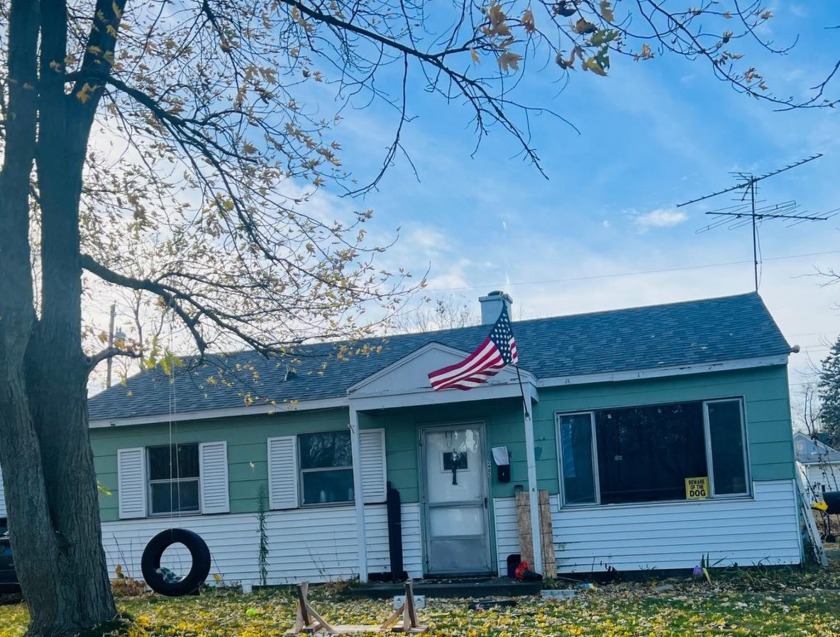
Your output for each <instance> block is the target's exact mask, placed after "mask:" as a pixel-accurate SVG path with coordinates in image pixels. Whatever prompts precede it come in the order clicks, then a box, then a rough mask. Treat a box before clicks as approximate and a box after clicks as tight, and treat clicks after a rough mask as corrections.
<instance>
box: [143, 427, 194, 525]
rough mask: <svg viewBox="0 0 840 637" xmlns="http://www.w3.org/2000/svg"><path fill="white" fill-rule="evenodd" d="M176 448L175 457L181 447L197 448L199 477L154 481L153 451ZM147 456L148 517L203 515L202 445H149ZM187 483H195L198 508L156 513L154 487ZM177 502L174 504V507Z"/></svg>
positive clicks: (184, 443)
mask: <svg viewBox="0 0 840 637" xmlns="http://www.w3.org/2000/svg"><path fill="white" fill-rule="evenodd" d="M172 447H175V456H176V457H177V455H178V449H179V448H180V447H195V450H196V459H197V462H198V475H197V476H195V477H189V478H179V477H175V478H159V479H156V480H153V479H152V477H151V476H152V459H151V455H150V451H151V450H152V449H171V448H172ZM145 452H146V453H145V456H146V498H147V502H148V505H147V511H146V516H147V517H150V518H157V517H168V516H173V515H201V444H200V443H198V442H179V443H172V444H166V445H149V446H147V447H146V448H145ZM182 482H183V483H187V482H195V483H196V486H197V489H198V490H197V494H198V498H197V506H196V508H195V509H189V510H181V509H180V508H177V509H176V508H175V507H174V506H173V510H172V511H154V510H153V508H154V502H155V500H154V496H153V493H152V485H158V484H175V485H180V484H181V483H182ZM174 504H175V502H173V505H174Z"/></svg>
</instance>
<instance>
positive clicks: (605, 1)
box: [601, 0, 615, 22]
mask: <svg viewBox="0 0 840 637" xmlns="http://www.w3.org/2000/svg"><path fill="white" fill-rule="evenodd" d="M610 4H611V3H610V0H601V16H602V17H603V18H604V20H606V21H607V22H615V14H614V13H613V10H612V7H611V6H610Z"/></svg>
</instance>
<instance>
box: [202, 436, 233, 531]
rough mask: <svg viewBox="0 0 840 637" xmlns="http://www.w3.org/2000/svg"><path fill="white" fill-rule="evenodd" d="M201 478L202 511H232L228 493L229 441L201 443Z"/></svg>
mask: <svg viewBox="0 0 840 637" xmlns="http://www.w3.org/2000/svg"><path fill="white" fill-rule="evenodd" d="M198 458H199V466H200V468H199V476H200V479H201V512H202V513H203V514H205V515H207V514H211V513H228V512H230V497H229V494H228V462H227V442H225V441H221V442H205V443H202V444H201V445H199V455H198Z"/></svg>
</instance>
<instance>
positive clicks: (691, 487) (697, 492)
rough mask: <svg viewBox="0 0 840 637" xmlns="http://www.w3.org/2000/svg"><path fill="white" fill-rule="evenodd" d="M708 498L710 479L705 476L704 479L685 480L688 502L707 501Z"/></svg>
mask: <svg viewBox="0 0 840 637" xmlns="http://www.w3.org/2000/svg"><path fill="white" fill-rule="evenodd" d="M708 497H709V479H708V478H707V477H706V476H703V477H702V478H686V479H685V499H686V500H705V499H706V498H708Z"/></svg>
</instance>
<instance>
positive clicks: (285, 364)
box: [89, 293, 790, 420]
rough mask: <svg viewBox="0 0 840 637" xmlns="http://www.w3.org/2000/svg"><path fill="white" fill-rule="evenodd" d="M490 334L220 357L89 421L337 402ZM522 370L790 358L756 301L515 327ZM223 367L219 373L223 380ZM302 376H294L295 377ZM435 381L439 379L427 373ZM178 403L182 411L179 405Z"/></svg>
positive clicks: (159, 376) (126, 396) (146, 376)
mask: <svg viewBox="0 0 840 637" xmlns="http://www.w3.org/2000/svg"><path fill="white" fill-rule="evenodd" d="M488 331H489V326H488V325H478V326H472V327H465V328H459V329H451V330H443V331H438V332H428V333H423V334H405V335H398V336H391V337H386V338H381V339H379V338H377V339H366V340H364V341H360V342H359V343H357V344H354V346H353V347H354V348H356V347H361V346H362V345H364V344H368V345H370V346H372V347H374V348H376V347H377V346H380V345H381V351H379V352H378V353H371V354H354V355H351V356H350V357H349V359H347V360H338V359H336V356H335V355H336V352H337V348H338V346H339V344H336V343H326V344H324V343H321V344H313V345H304V346H301V347H299V348H298V349H297V350H295V352H296V355H297V356H296V357H295V358H294V359H291V358H281V357H278V358H269V359H266V358H263V357H261V356H259V355H257V354H255V353H254V352H237V353H233V354H227V355H218V356H216V355H214V356H210V357H208V359H207V361H206V362H205V363H204V364H203V365H201V366H197V367H193V368H192V369H189V370H188V371H187V370H186V368H189V362H190V361H189V360H187V361H186V362H187V363H188V364H187V366H186V368H185V369H179V370H178V372H177V373H176V377H177V380H176V383H175V386H174V390H173V388H172V387H171V386H170V383H169V380H168V378H167V377H166V376H165V375H164V373H163V372H162V371H161V370H160V369H155V370H152V371H148V372H143V373H140V374H138V375H136V376H133V377H131V378H129V379H128V380H127V382H126V384H125V385H116V386H114V387H111V388H110V389H108V390H106V391H103V392H102V393H100V394H98V395H96V396H93V397H92V398H91V399H90V401H89V411H90V418H91V420H104V419H116V418H132V417H144V416H155V415H161V414H167V413H170V411H177V412H178V413H186V412H192V411H204V410H212V409H228V408H237V407H243V406H244V405H245V404H246V401H247V398H246V396H248V395H250V397H251V398H252V399H253V400H254V401H255V404H265V403H266V402H269V401H275V402H277V403H282V402H286V401H306V400H316V399H324V398H339V397H343V396H345V395H346V392H347V388H349V387H351V386H352V385H354V384H356V383H358V382H360V381H362V380H364V379H365V378H367V377H368V376H370V375H372V374H374V373H376V372H378V371H379V370H381V369H383V368H385V367H387V366H388V365H391V364H392V363H394V362H396V361H398V360H400V359H401V358H403V357H405V356H407V355H409V354H411V353H412V352H414V351H416V350H418V349H420V348H421V347H423V346H424V345H427V344H429V343H432V342H436V343H441V344H444V345H448V346H450V347H454V348H457V349H461V350H464V351H465V352H471V351H472V350H473V349H475V347H477V346H478V345H479V343H480V342H481V341H482V340H483V339H484V337H485V336H486V335H487V333H488ZM513 333H514V336H515V338H516V342H517V348H518V351H519V365H520V367H521V368H522V369H524V370H527V371H529V372H531V373H533V374H534V375H535V376H536V377H537V378H538V379H546V378H557V377H566V376H580V375H588V374H604V373H612V372H626V371H637V370H650V369H661V368H669V367H678V366H683V365H702V364H706V363H709V364H710V363H719V362H725V361H734V360H740V359H748V358H755V357H764V356H777V355H786V354H788V353H789V352H790V346H789V345H788V343H787V341H786V340H785V338H784V337H783V336H782V333H781V331H780V330H779V328H778V326H777V325H776V323H775V322H774V321H773V318H772V317H771V316H770V313H769V311H768V310H767V308H766V307H765V305H764V302H763V301H762V300H761V297H760V296H759V295H758V294H756V293H750V294H742V295H737V296H729V297H722V298H714V299H706V300H700V301H687V302H682V303H672V304H667V305H655V306H650V307H639V308H632V309H623V310H613V311H606V312H595V313H590V314H579V315H573V316H560V317H555V318H546V319H535V320H529V321H519V322H514V323H513ZM220 367H221V371H220ZM288 368H291V369H293V370H294V373H293V374H287V369H288ZM429 371H432V370H429ZM173 401H174V404H173Z"/></svg>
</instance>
